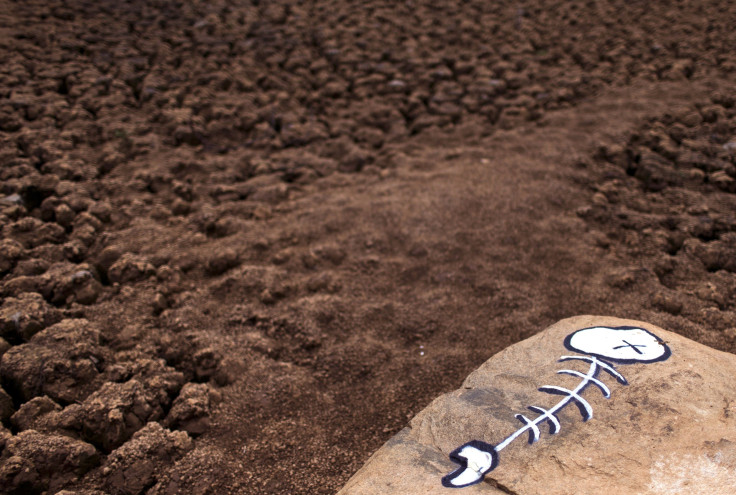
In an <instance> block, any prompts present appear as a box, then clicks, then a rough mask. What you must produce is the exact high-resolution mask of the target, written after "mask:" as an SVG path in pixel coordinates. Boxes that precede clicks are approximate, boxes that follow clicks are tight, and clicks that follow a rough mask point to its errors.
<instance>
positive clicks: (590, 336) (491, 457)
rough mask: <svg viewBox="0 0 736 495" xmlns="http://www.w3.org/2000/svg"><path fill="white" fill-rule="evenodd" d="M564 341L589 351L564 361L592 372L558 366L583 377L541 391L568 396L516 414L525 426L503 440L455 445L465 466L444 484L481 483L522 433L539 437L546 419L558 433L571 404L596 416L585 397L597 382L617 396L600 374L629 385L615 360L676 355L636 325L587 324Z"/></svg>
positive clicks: (639, 360) (635, 360)
mask: <svg viewBox="0 0 736 495" xmlns="http://www.w3.org/2000/svg"><path fill="white" fill-rule="evenodd" d="M564 344H565V347H566V348H567V349H568V350H570V351H573V352H577V353H580V354H584V355H582V356H580V355H570V356H562V357H560V359H559V360H558V361H559V362H564V361H579V362H584V363H588V364H589V367H588V371H587V373H583V372H580V371H577V370H572V369H561V370H559V371H558V372H557V373H558V374H563V375H571V376H575V377H577V378H580V382H579V383H578V385H577V386H576V387H575V388H573V389H568V388H564V387H558V386H555V385H544V386H542V387H539V389H538V390H539V391H540V392H544V393H547V394H553V395H559V396H562V399H560V401H559V402H558V403H557V404H555V405H554V406H552V407H551V408H549V409H545V408H542V407H539V406H529V407H528V409H529V410H530V411H532V412H533V413H536V414H538V416H536V418H535V419H530V418H528V417H527V416H525V415H523V414H516V415H515V417H516V419H518V420H519V421H520V422H521V423H522V426H521V428H519V429H518V430H516V431H515V432H513V433H512V434H511V435H509V436H508V437H506V438H505V439H504V440H503V441H501V442H500V443H499V444H497V445H491V444H489V443H486V442H482V441H480V440H471V441H470V442H467V443H465V444H463V445H461V446H460V447H458V448H457V449H455V450H453V451H452V452H451V453H450V459H451V460H452V461H453V462H455V463H457V464H459V465H460V467H459V468H457V469H456V470H455V471H453V472H452V473H450V474H448V475H446V476H444V477H443V478H442V485H443V486H446V487H448V488H463V487H466V486H470V485H475V484H476V483H480V482H481V481H483V479H484V477H485V475H486V474H488V473H490V472H491V471H493V470H494V469H495V468H496V466H498V463H499V452H501V451H502V450H503V449H504V448H506V447H507V446H508V445H509V444H510V443H511V442H513V441H514V440H515V439H516V438H518V437H520V436H521V435H523V434H524V433H528V441H529V444H534V443H536V442H537V441H539V437H540V436H541V430H540V425H543V424H544V423H546V424H547V426H548V431H549V434H550V435H556V434H557V433H558V432H559V431H560V428H561V425H560V420H559V418H558V417H557V413H559V412H560V411H561V410H562V409H564V408H565V407H566V406H567V405H568V404H575V405H576V406H577V407H578V409H579V410H580V414H581V415H582V417H583V421H584V422H585V421H588V420H589V419H591V418H592V417H593V407H592V406H591V405H590V403H589V402H588V401H587V400H586V399H585V398H583V396H582V394H583V392H584V391H585V390H586V389H587V388H588V387H590V386H591V385H592V386H593V387H595V388H597V389H599V390H600V392H601V393H602V394H603V397H605V398H606V399H608V398H610V397H611V390H610V389H609V388H608V386H607V385H606V384H605V383H604V382H603V381H602V380H600V379H599V376H601V375H600V374H601V371H603V372H604V373H606V374H608V375H610V376H611V377H613V378H615V379H616V381H617V382H618V383H620V384H621V385H628V382H627V381H626V379H625V378H624V377H623V375H621V374H620V373H619V372H618V371H617V370H616V368H615V367H614V365H613V363H618V364H634V363H654V362H658V361H664V360H666V359H668V358H669V357H670V355H671V351H670V349H669V347H668V346H667V344H665V343H664V341H662V340H661V339H660V338H659V337H657V336H656V335H654V334H653V333H651V332H649V331H648V330H645V329H643V328H640V327H632V326H620V327H606V326H596V327H589V328H583V329H580V330H577V331H575V332H573V333H571V334H570V335H568V336H567V338H565V341H564Z"/></svg>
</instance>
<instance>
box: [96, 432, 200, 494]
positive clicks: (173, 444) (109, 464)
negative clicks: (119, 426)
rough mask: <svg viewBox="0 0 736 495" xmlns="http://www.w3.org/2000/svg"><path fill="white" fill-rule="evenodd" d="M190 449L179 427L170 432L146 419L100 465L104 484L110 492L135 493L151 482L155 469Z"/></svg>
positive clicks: (157, 472)
mask: <svg viewBox="0 0 736 495" xmlns="http://www.w3.org/2000/svg"><path fill="white" fill-rule="evenodd" d="M191 449H192V440H191V439H190V438H189V436H188V435H187V434H186V433H184V432H183V431H178V432H172V431H169V430H166V429H164V428H163V427H162V426H161V425H159V424H158V423H148V424H147V425H146V426H145V427H144V428H143V429H141V430H140V431H139V432H138V433H136V434H135V435H134V436H133V438H132V439H131V440H130V441H129V442H126V443H125V444H124V445H123V446H121V447H120V448H119V449H117V450H115V451H113V452H112V453H111V454H110V455H109V457H108V458H107V461H106V462H105V465H104V467H103V473H107V474H108V476H107V479H106V480H105V482H104V486H105V488H106V489H107V490H109V491H110V493H112V494H113V495H138V494H140V493H143V492H144V491H145V490H146V489H147V488H148V487H150V486H152V485H153V484H154V483H155V482H156V479H157V475H158V474H159V472H160V471H161V470H162V469H163V468H165V467H166V466H167V465H170V464H171V463H173V462H174V461H176V460H177V459H179V458H180V457H181V456H183V455H184V454H185V453H186V452H188V451H189V450H191Z"/></svg>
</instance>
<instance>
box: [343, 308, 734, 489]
mask: <svg viewBox="0 0 736 495" xmlns="http://www.w3.org/2000/svg"><path fill="white" fill-rule="evenodd" d="M601 326H605V327H627V326H628V327H629V328H628V329H616V330H610V329H609V330H603V329H595V330H590V328H591V327H601ZM631 327H640V328H643V329H644V330H646V332H649V333H646V332H641V331H637V330H633V329H631ZM581 329H589V330H585V332H578V330H581ZM619 332H621V333H619ZM573 334H575V336H574V337H573ZM565 342H567V344H565ZM591 353H596V355H597V356H598V358H599V359H608V362H609V363H611V364H612V365H613V367H612V369H611V372H610V373H609V372H608V371H606V370H605V369H602V366H603V365H601V364H593V363H592V362H591V358H590V355H591ZM571 355H572V356H582V357H584V358H585V359H587V361H584V360H566V362H565V363H564V364H563V363H560V362H558V360H559V359H560V358H561V357H562V356H571ZM637 359H638V361H637ZM598 363H601V361H598ZM595 367H598V374H597V379H598V380H599V381H600V383H596V382H591V381H589V382H588V386H587V387H585V388H584V389H582V391H580V390H581V389H578V391H579V397H580V398H581V399H583V400H585V401H586V403H587V405H588V407H589V408H590V413H589V412H588V411H587V410H586V408H585V407H584V406H583V404H582V403H581V402H578V401H576V400H574V399H570V395H569V394H568V393H566V392H564V391H562V390H561V389H548V392H547V393H544V391H543V390H539V388H540V387H544V386H556V387H564V388H567V389H568V390H571V389H574V388H576V387H578V386H580V385H581V384H582V381H583V380H585V375H584V374H586V373H590V372H591V369H592V370H593V372H595V371H596V370H595ZM561 369H568V370H572V373H561V374H560V373H558V370H561ZM577 373H579V374H577ZM615 373H619V374H620V377H621V378H620V379H618V378H616V376H614V375H615ZM735 373H736V356H733V355H732V354H726V353H723V352H720V351H716V350H713V349H710V348H708V347H705V346H703V345H701V344H698V343H696V342H693V341H690V340H688V339H686V338H684V337H681V336H679V335H677V334H674V333H671V332H668V331H665V330H662V329H661V328H658V327H655V326H654V325H650V324H648V323H642V322H637V321H632V320H624V319H619V318H612V317H596V316H578V317H574V318H569V319H566V320H563V321H561V322H559V323H557V324H555V325H553V326H552V327H550V328H548V329H547V330H545V331H543V332H541V333H539V334H537V335H535V336H534V337H531V338H529V339H527V340H525V341H523V342H520V343H518V344H516V345H514V346H511V347H509V348H508V349H506V350H504V351H502V352H500V353H498V354H497V355H495V356H493V357H492V358H491V359H489V360H488V361H487V362H486V363H484V364H483V365H482V366H481V367H480V368H479V369H477V370H476V371H474V372H473V373H471V375H470V376H468V378H467V379H466V380H465V383H464V384H463V386H462V388H460V389H459V390H456V391H454V392H451V393H448V394H445V395H443V396H441V397H439V398H437V399H436V400H435V401H433V402H432V403H431V404H430V405H429V406H428V407H427V408H426V409H425V410H423V411H422V412H420V413H419V414H418V415H417V416H416V417H415V418H414V419H413V420H412V421H411V424H410V427H408V428H405V429H404V430H403V431H401V432H400V433H399V434H397V435H396V436H394V437H393V438H392V439H391V440H389V441H388V442H387V443H386V444H385V445H384V446H383V447H382V448H381V449H379V450H378V452H376V453H375V454H374V455H373V456H372V457H371V458H370V459H369V460H368V462H367V463H366V464H365V466H364V467H363V468H362V469H361V470H360V471H358V473H356V474H355V475H354V476H353V477H352V478H351V479H350V480H349V481H348V483H347V484H346V485H345V487H344V488H343V489H342V490H341V491H340V492H339V493H340V494H341V495H352V494H384V493H402V494H412V493H422V494H425V493H448V491H447V489H446V488H444V487H443V486H442V483H441V480H442V478H443V476H445V475H448V474H449V473H451V472H454V471H455V470H456V469H458V468H460V469H462V466H460V463H459V462H454V461H451V460H450V458H449V457H448V455H449V454H450V453H451V452H454V454H457V459H458V461H459V460H462V459H463V456H460V455H459V454H464V456H465V457H466V458H467V457H470V458H471V459H473V460H474V461H475V462H476V465H477V466H479V468H478V469H479V470H481V471H483V470H485V469H486V467H487V466H491V465H492V464H491V462H492V463H493V464H495V468H492V469H490V470H488V471H487V474H486V476H485V481H486V482H483V483H479V484H475V485H472V486H469V487H468V488H464V491H463V493H499V494H500V493H515V494H519V495H532V494H540V493H544V494H545V495H556V494H560V495H562V494H571V493H606V492H611V491H615V492H616V493H620V494H662V493H695V491H696V492H697V493H733V492H734V490H736V476H734V474H733V473H734V472H735V471H734V469H736V395H735V394H734V390H733V386H732V382H733V376H734V374H735ZM624 380H625V382H624ZM624 383H626V384H624ZM605 391H608V392H610V398H606V396H605V395H604V393H603V392H605ZM569 404H575V405H577V406H578V407H566V406H567V405H569ZM529 406H537V407H541V408H545V409H544V410H542V409H537V410H536V411H533V410H532V411H531V412H530V411H529V410H527V407H529ZM545 410H546V411H551V412H553V413H554V415H553V416H547V418H549V420H547V419H544V416H543V415H544V414H545ZM521 414H523V415H524V416H521ZM589 414H590V417H588V421H585V422H583V421H581V417H587V416H588V415H589ZM515 415H519V416H518V417H519V419H515ZM581 415H583V416H581ZM525 418H529V419H528V420H527V419H525ZM538 419H540V421H539V431H538V437H537V440H538V442H537V443H534V444H533V445H529V444H528V443H527V439H528V438H529V437H532V438H535V437H533V436H532V435H530V434H529V432H532V433H534V431H533V430H532V429H531V428H530V427H528V426H526V425H528V424H529V423H532V424H533V423H534V422H536V421H537V420H538ZM526 421H528V422H526ZM555 422H559V426H558V431H557V434H555V435H550V430H552V429H553V428H554V427H555ZM517 433H518V434H519V437H518V438H516V437H514V435H515V434H517ZM471 440H476V441H477V442H475V443H472V444H471V445H468V443H470V442H469V441H471ZM505 440H508V441H505ZM493 445H495V446H497V447H496V448H495V449H494V448H493V447H492V446H493ZM461 446H463V447H464V449H463V450H460V449H459V447H461ZM456 449H457V450H456ZM484 450H487V451H489V452H491V453H492V456H491V457H484V455H485V454H484ZM488 459H492V461H491V460H488ZM460 469H459V470H460ZM463 472H464V473H465V475H467V476H472V475H473V474H474V472H473V471H472V470H467V469H466V470H465V471H463ZM468 479H470V480H472V479H473V478H472V477H470V478H468ZM446 481H447V482H448V483H449V482H450V481H451V480H450V479H449V478H448V479H447V480H446ZM693 490H695V491H693Z"/></svg>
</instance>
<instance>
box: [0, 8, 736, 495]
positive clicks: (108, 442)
mask: <svg viewBox="0 0 736 495" xmlns="http://www.w3.org/2000/svg"><path fill="white" fill-rule="evenodd" d="M734 19H736V4H734V3H733V2H729V1H727V0H721V1H717V0H710V1H701V2H672V1H649V2H639V1H631V0H626V1H624V0H618V1H616V0H608V1H606V0H602V1H599V2H583V1H579V0H573V1H569V2H555V1H550V0H528V1H513V2H511V1H506V0H500V1H495V2H490V1H487V0H468V1H438V0H414V1H407V2H398V1H372V0H366V1H363V2H348V1H345V0H334V1H289V0H275V1H263V2H258V1H257V0H253V1H250V2H247V1H237V0H208V1H201V2H200V1H173V0H172V1H169V0H156V1H145V2H144V1H142V0H128V1H124V0H117V1H109V0H94V1H92V0H90V1H83V0H66V1H54V0H48V1H40V0H26V1H22V2H21V1H17V2H15V1H9V0H0V228H1V229H2V238H1V239H0V298H2V299H1V302H2V305H1V306H0V336H1V337H2V339H0V355H2V358H1V361H0V379H1V380H2V382H1V383H2V389H0V420H2V425H0V492H2V493H11V494H29V493H30V494H33V493H44V492H46V493H57V492H58V491H60V490H62V489H67V490H71V491H72V492H74V493H78V494H87V495H92V494H95V493H110V494H115V495H117V494H128V495H129V494H136V495H137V494H142V493H146V494H150V495H159V494H167V495H168V494H171V495H173V494H179V493H181V494H192V493H194V494H204V493H212V494H220V493H223V494H224V493H243V494H245V493H247V494H261V493H263V494H266V493H268V494H271V493H295V494H297V493H298V494H313V493H333V492H334V491H336V490H337V489H338V488H339V487H340V486H341V485H342V484H343V483H344V482H345V481H347V479H348V478H349V477H350V475H351V474H352V473H353V472H355V471H356V470H357V469H358V468H359V467H360V466H361V465H362V463H363V462H365V460H366V459H367V458H368V456H369V455H370V454H371V453H372V452H373V451H375V450H376V449H377V448H378V447H379V446H380V445H381V444H382V443H383V442H385V441H386V440H387V439H388V438H389V437H390V436H391V435H393V434H394V433H395V432H397V431H398V430H399V429H401V428H402V427H404V426H405V425H406V423H407V420H408V418H410V417H412V416H413V415H414V414H415V413H416V412H418V411H419V410H421V409H422V408H423V407H424V406H425V405H426V404H427V403H428V402H429V401H430V400H432V399H433V398H434V397H436V396H437V395H439V394H441V393H443V392H445V391H448V390H451V389H454V388H456V387H457V386H458V385H459V384H460V383H461V380H462V379H463V378H464V377H465V376H466V375H467V374H468V373H469V372H470V371H471V370H472V369H474V368H475V367H477V366H478V365H480V363H482V362H483V361H484V360H486V359H487V358H488V357H490V356H491V355H493V354H494V353H495V352H497V351H499V350H501V349H503V348H504V347H506V346H508V345H510V344H512V343H514V342H517V341H519V340H521V339H524V338H525V337H528V336H530V335H532V334H534V333H535V332H538V331H540V330H542V329H544V328H545V327H546V326H547V325H549V324H551V323H553V322H555V321H556V320H558V319H560V318H563V317H566V316H570V315H575V314H584V313H594V314H595V313H599V314H609V315H614V316H621V317H627V318H635V319H643V320H648V321H650V322H652V323H654V324H657V325H660V326H662V327H664V328H666V329H668V330H672V331H675V332H678V333H680V334H682V335H685V336H687V337H690V338H692V339H694V340H697V341H699V342H702V343H704V344H707V345H710V346H712V347H715V348H717V349H721V350H724V351H728V352H736V313H735V312H734V311H735V310H736V302H735V296H736V90H735V89H734V86H733V81H734V77H735V76H736V52H734V51H733V47H734V46H736V34H735V33H736V31H735V30H734V29H733V27H734V26H733V22H734Z"/></svg>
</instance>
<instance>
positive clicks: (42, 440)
mask: <svg viewBox="0 0 736 495" xmlns="http://www.w3.org/2000/svg"><path fill="white" fill-rule="evenodd" d="M3 458H4V459H5V462H4V463H2V464H0V486H2V487H3V489H4V490H5V489H7V490H8V492H10V493H38V492H41V491H48V492H51V493H56V491H58V490H59V488H61V487H62V486H64V485H65V484H67V483H69V482H70V481H73V480H75V479H77V478H78V477H79V476H81V475H83V474H84V473H86V472H87V471H89V470H90V469H91V468H92V467H94V466H95V465H96V464H97V463H98V462H99V455H98V454H97V451H96V450H95V448H94V447H93V446H91V445H90V444H88V443H85V442H83V441H81V440H75V439H73V438H69V437H65V436H61V435H49V434H44V433H39V432H37V431H33V430H28V431H23V432H21V433H19V434H18V435H16V436H14V437H11V438H10V439H8V440H7V442H6V445H5V451H4V452H3Z"/></svg>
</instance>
